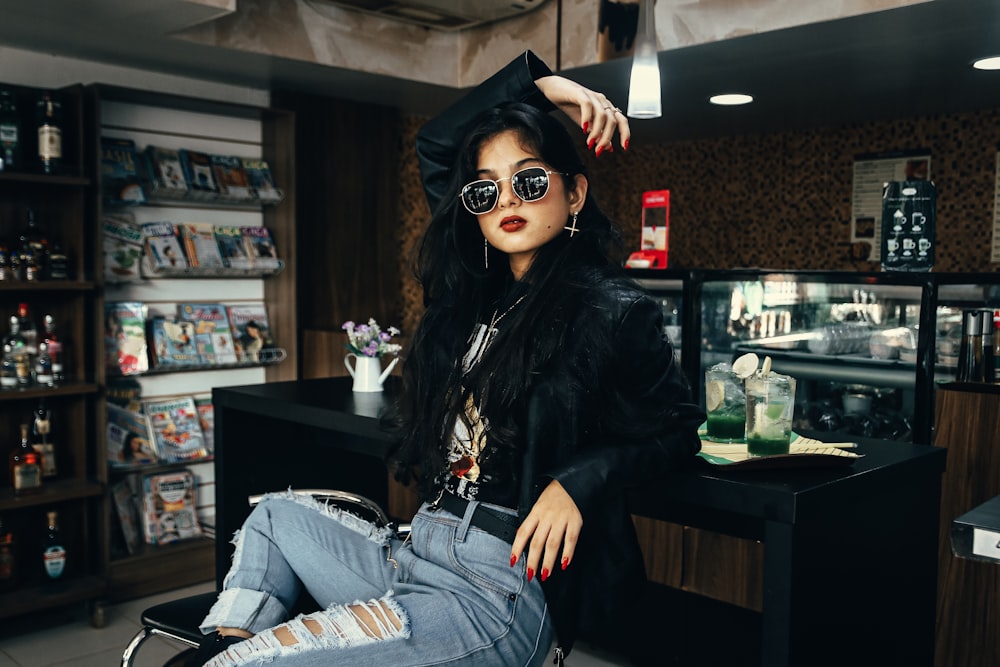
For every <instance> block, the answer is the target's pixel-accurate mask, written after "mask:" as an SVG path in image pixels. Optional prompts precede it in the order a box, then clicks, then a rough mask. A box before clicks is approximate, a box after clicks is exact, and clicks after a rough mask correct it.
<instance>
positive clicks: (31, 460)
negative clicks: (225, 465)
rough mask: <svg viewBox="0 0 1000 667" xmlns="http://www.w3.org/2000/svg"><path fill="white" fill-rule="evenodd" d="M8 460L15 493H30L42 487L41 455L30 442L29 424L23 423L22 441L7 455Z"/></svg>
mask: <svg viewBox="0 0 1000 667" xmlns="http://www.w3.org/2000/svg"><path fill="white" fill-rule="evenodd" d="M7 462H8V467H9V469H10V483H11V486H13V487H14V493H15V494H21V493H30V492H32V491H37V490H38V489H40V488H42V462H41V457H40V456H39V455H38V452H36V451H35V449H34V448H33V447H32V446H31V444H30V443H29V442H28V425H27V424H21V442H20V444H18V446H17V447H15V448H14V451H12V452H11V453H10V456H8V457H7Z"/></svg>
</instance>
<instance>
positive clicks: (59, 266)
mask: <svg viewBox="0 0 1000 667" xmlns="http://www.w3.org/2000/svg"><path fill="white" fill-rule="evenodd" d="M46 277H47V278H48V279H49V280H67V279H68V278H69V259H68V258H67V257H66V253H65V252H63V249H62V246H60V245H59V244H58V243H53V244H52V250H51V251H50V252H49V265H48V275H47V276H46Z"/></svg>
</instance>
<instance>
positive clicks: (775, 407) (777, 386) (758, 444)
mask: <svg viewBox="0 0 1000 667" xmlns="http://www.w3.org/2000/svg"><path fill="white" fill-rule="evenodd" d="M746 392H747V393H746V396H747V421H746V432H747V451H748V452H749V454H750V456H752V457H755V456H774V455H775V454H787V453H788V447H789V445H790V443H791V438H792V415H793V414H794V411H795V378H791V377H788V376H787V375H779V374H778V373H767V374H766V375H765V374H757V375H754V376H753V377H749V378H747V381H746Z"/></svg>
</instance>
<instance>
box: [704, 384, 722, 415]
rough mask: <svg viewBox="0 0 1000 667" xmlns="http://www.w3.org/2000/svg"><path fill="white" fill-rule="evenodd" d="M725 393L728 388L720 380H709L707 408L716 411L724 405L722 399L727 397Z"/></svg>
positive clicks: (706, 398) (706, 386)
mask: <svg viewBox="0 0 1000 667" xmlns="http://www.w3.org/2000/svg"><path fill="white" fill-rule="evenodd" d="M725 395H726V389H725V387H723V385H722V383H721V382H720V381H718V380H712V381H711V382H708V383H707V384H705V408H706V409H708V411H709V412H715V411H716V410H718V409H719V406H720V405H722V399H723V398H725Z"/></svg>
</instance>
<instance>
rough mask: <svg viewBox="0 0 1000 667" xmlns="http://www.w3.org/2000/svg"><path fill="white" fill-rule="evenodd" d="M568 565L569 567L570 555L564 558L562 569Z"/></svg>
mask: <svg viewBox="0 0 1000 667" xmlns="http://www.w3.org/2000/svg"><path fill="white" fill-rule="evenodd" d="M567 567H569V556H566V557H564V558H563V559H562V569H564V570H565V569H566V568H567Z"/></svg>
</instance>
